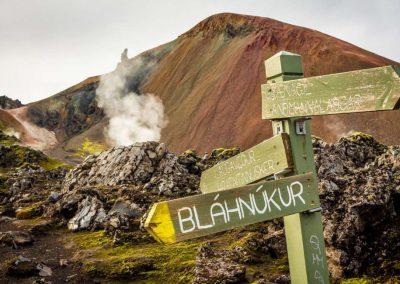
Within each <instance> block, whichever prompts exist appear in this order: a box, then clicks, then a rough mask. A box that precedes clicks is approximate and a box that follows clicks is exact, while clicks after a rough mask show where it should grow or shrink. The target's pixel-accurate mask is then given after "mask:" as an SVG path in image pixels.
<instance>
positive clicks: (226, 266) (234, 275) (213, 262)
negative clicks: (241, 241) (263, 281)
mask: <svg viewBox="0 0 400 284" xmlns="http://www.w3.org/2000/svg"><path fill="white" fill-rule="evenodd" d="M236 258H237V256H236V255H235V252H232V251H229V250H216V249H215V248H214V247H213V246H212V245H211V244H209V243H208V244H205V245H203V246H201V247H200V248H199V252H198V254H197V257H196V267H195V279H194V281H193V283H196V284H197V283H210V284H211V283H213V284H214V283H243V282H245V280H246V267H245V266H244V265H242V264H239V263H238V261H237V260H236Z"/></svg>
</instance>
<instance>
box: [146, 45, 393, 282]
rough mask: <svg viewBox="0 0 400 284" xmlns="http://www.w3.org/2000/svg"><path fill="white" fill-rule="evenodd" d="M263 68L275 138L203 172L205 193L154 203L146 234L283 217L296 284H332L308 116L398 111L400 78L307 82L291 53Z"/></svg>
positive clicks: (172, 235) (383, 70) (186, 233)
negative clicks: (272, 179)
mask: <svg viewBox="0 0 400 284" xmlns="http://www.w3.org/2000/svg"><path fill="white" fill-rule="evenodd" d="M265 69H266V74H267V79H268V81H267V84H264V85H262V86H261V92H262V117H263V119H271V120H272V127H273V132H274V135H275V136H274V137H272V138H271V139H268V140H265V141H264V142H262V143H260V144H258V145H256V146H254V147H252V148H250V149H248V150H246V151H244V152H242V153H240V154H238V155H237V156H235V157H232V158H230V159H228V160H226V161H224V162H221V163H219V164H217V165H216V166H214V167H212V168H211V169H208V170H206V171H204V172H203V174H202V177H201V182H200V189H201V191H202V193H203V194H200V195H196V196H190V197H186V198H181V199H176V200H171V201H166V202H160V203H156V204H154V205H153V206H152V208H151V210H150V211H149V214H148V217H147V219H146V221H145V228H146V229H147V231H148V232H149V233H150V234H151V235H152V236H153V237H154V238H155V239H156V240H157V241H159V242H161V243H165V244H169V243H175V242H179V241H183V240H188V239H192V238H197V237H201V236H206V235H210V234H213V233H217V232H222V231H226V230H229V229H232V228H235V227H239V226H245V225H249V224H254V223H257V222H262V221H266V220H271V219H274V218H278V217H283V219H284V224H285V236H286V245H287V251H288V258H289V268H290V278H291V282H292V283H301V284H302V283H322V284H324V283H329V271H328V266H327V261H326V253H325V243H324V236H323V228H322V216H321V208H320V201H319V197H318V182H317V176H316V172H315V164H314V154H313V148H312V141H311V134H310V120H309V116H313V115H325V114H337V113H350V112H364V111H377V110H392V109H398V108H399V107H400V103H399V100H400V78H399V74H400V72H399V69H397V68H395V67H392V66H386V67H379V68H373V69H365V70H359V71H352V72H346V73H339V74H332V75H325V76H317V77H312V78H302V77H303V69H302V64H301V57H300V55H297V54H293V53H290V52H286V51H282V52H279V53H278V54H276V55H274V56H273V57H271V58H269V59H268V60H266V61H265ZM271 175H274V177H275V180H274V181H262V180H263V179H265V178H266V177H268V176H271ZM254 182H258V183H254ZM246 184H250V185H248V186H244V185H246Z"/></svg>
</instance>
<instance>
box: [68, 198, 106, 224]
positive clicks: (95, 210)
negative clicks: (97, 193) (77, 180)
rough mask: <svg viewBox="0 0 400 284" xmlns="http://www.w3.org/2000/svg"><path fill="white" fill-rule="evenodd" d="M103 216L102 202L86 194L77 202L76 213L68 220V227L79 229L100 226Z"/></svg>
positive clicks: (104, 214) (104, 215)
mask: <svg viewBox="0 0 400 284" xmlns="http://www.w3.org/2000/svg"><path fill="white" fill-rule="evenodd" d="M105 218H106V213H105V211H104V208H103V204H102V203H101V202H100V201H99V200H98V199H97V198H96V197H93V196H87V197H86V198H85V199H83V200H82V201H81V202H80V203H79V205H78V211H77V213H76V215H75V216H74V217H73V218H72V219H71V220H69V222H68V229H70V230H71V231H80V230H87V229H96V228H101V227H102V222H103V221H104V220H105Z"/></svg>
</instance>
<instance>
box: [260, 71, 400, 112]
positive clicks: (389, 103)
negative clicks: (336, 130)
mask: <svg viewBox="0 0 400 284" xmlns="http://www.w3.org/2000/svg"><path fill="white" fill-rule="evenodd" d="M399 73H400V72H399V70H397V69H396V68H395V67H393V66H385V67H379V68H372V69H364V70H358V71H352V72H345V73H338V74H331V75H324V76H317V77H311V78H304V79H298V80H291V81H283V82H276V83H273V84H264V85H262V86H261V92H262V118H263V119H280V118H288V117H299V116H312V115H324V114H335V113H351V112H365V111H377V110H393V109H397V108H399V98H400V78H399Z"/></svg>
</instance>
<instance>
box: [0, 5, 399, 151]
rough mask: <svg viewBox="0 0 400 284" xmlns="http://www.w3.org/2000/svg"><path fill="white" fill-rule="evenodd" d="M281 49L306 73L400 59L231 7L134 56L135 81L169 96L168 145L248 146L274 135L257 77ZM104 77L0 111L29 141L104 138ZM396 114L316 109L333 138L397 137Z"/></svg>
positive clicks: (317, 126) (318, 127)
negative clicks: (297, 58)
mask: <svg viewBox="0 0 400 284" xmlns="http://www.w3.org/2000/svg"><path fill="white" fill-rule="evenodd" d="M281 50H286V51H290V52H294V53H298V54H300V55H302V59H303V68H304V72H305V74H304V75H305V76H306V77H308V76H315V75H323V74H329V73H336V72H344V71H351V70H357V69H363V68H370V67H376V66H384V65H390V64H392V65H399V64H398V63H397V62H394V61H391V60H389V59H386V58H384V57H382V56H379V55H376V54H374V53H371V52H369V51H366V50H364V49H361V48H359V47H357V46H354V45H352V44H350V43H347V42H344V41H342V40H339V39H337V38H334V37H331V36H329V35H326V34H323V33H321V32H318V31H315V30H311V29H307V28H303V27H298V26H294V25H290V24H286V23H282V22H279V21H276V20H272V19H269V18H262V17H255V16H245V15H237V14H230V13H224V14H217V15H214V16H211V17H209V18H207V19H205V20H203V21H202V22H200V23H199V24H197V25H196V26H195V27H193V28H192V29H191V30H189V31H188V32H186V33H184V34H182V35H181V36H179V37H178V38H177V39H175V40H174V41H172V42H169V43H167V44H164V45H161V46H159V47H157V48H154V49H151V50H149V51H146V52H144V53H142V54H140V55H138V56H136V57H135V58H131V59H129V62H132V64H133V62H136V64H137V61H138V58H140V59H141V60H140V62H142V63H141V64H143V66H144V68H143V69H142V70H141V71H140V72H138V73H137V74H132V75H131V77H130V78H129V80H130V82H132V84H130V85H131V86H130V88H131V89H132V90H134V91H136V92H138V93H153V94H155V95H157V96H159V97H160V98H161V99H162V101H163V103H164V105H165V111H166V115H167V117H168V121H169V123H168V125H167V126H166V127H165V128H164V129H163V131H162V138H161V140H162V141H163V142H166V143H167V144H168V147H169V148H170V149H171V150H173V151H182V150H185V149H189V148H192V149H196V150H198V151H200V152H203V151H209V150H210V149H212V148H215V147H219V146H223V147H227V146H240V147H242V148H247V147H249V146H252V145H254V144H256V143H258V142H260V141H262V140H263V139H265V138H267V137H269V136H271V126H270V122H269V121H263V120H262V119H261V94H260V85H261V84H262V83H265V82H266V79H265V70H264V64H263V62H264V60H265V59H267V58H269V57H270V56H272V55H274V54H275V53H277V52H279V51H281ZM149 62H151V64H148V63H149ZM99 80H100V77H92V78H88V79H86V80H85V81H83V82H81V83H79V84H77V85H75V86H73V87H71V88H69V89H67V90H65V91H62V92H60V93H58V94H56V95H54V96H51V97H49V98H47V99H45V100H42V101H38V102H35V103H31V104H29V105H27V106H24V107H22V108H18V109H13V110H0V120H2V121H3V124H6V125H10V126H12V127H14V128H15V131H18V132H19V133H20V134H21V138H22V140H24V141H26V143H28V144H31V145H34V146H36V147H40V148H42V149H47V151H50V152H52V153H53V154H54V155H56V156H58V157H59V158H63V157H62V155H64V154H63V153H65V152H64V151H68V149H73V148H76V147H77V145H80V144H81V143H82V141H83V140H84V139H85V138H89V139H90V140H91V141H98V142H101V143H107V141H106V139H105V136H104V131H103V130H104V127H105V126H106V125H107V118H105V116H104V114H103V111H102V110H101V109H99V108H98V107H97V104H96V100H95V93H96V87H97V86H98V84H99ZM398 121H400V112H395V111H390V112H381V113H364V114H348V115H334V116H325V117H316V118H315V119H313V121H312V127H313V130H312V131H313V134H314V135H317V136H321V137H323V138H324V139H326V140H328V141H332V140H335V139H336V138H337V137H339V136H341V135H343V134H345V133H347V132H350V131H353V130H354V131H363V132H367V133H370V134H372V135H374V136H375V137H376V138H377V139H379V140H381V141H383V142H385V143H389V144H392V143H397V144H398V143H400V124H399V123H398ZM61 149H62V150H63V151H61Z"/></svg>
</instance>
